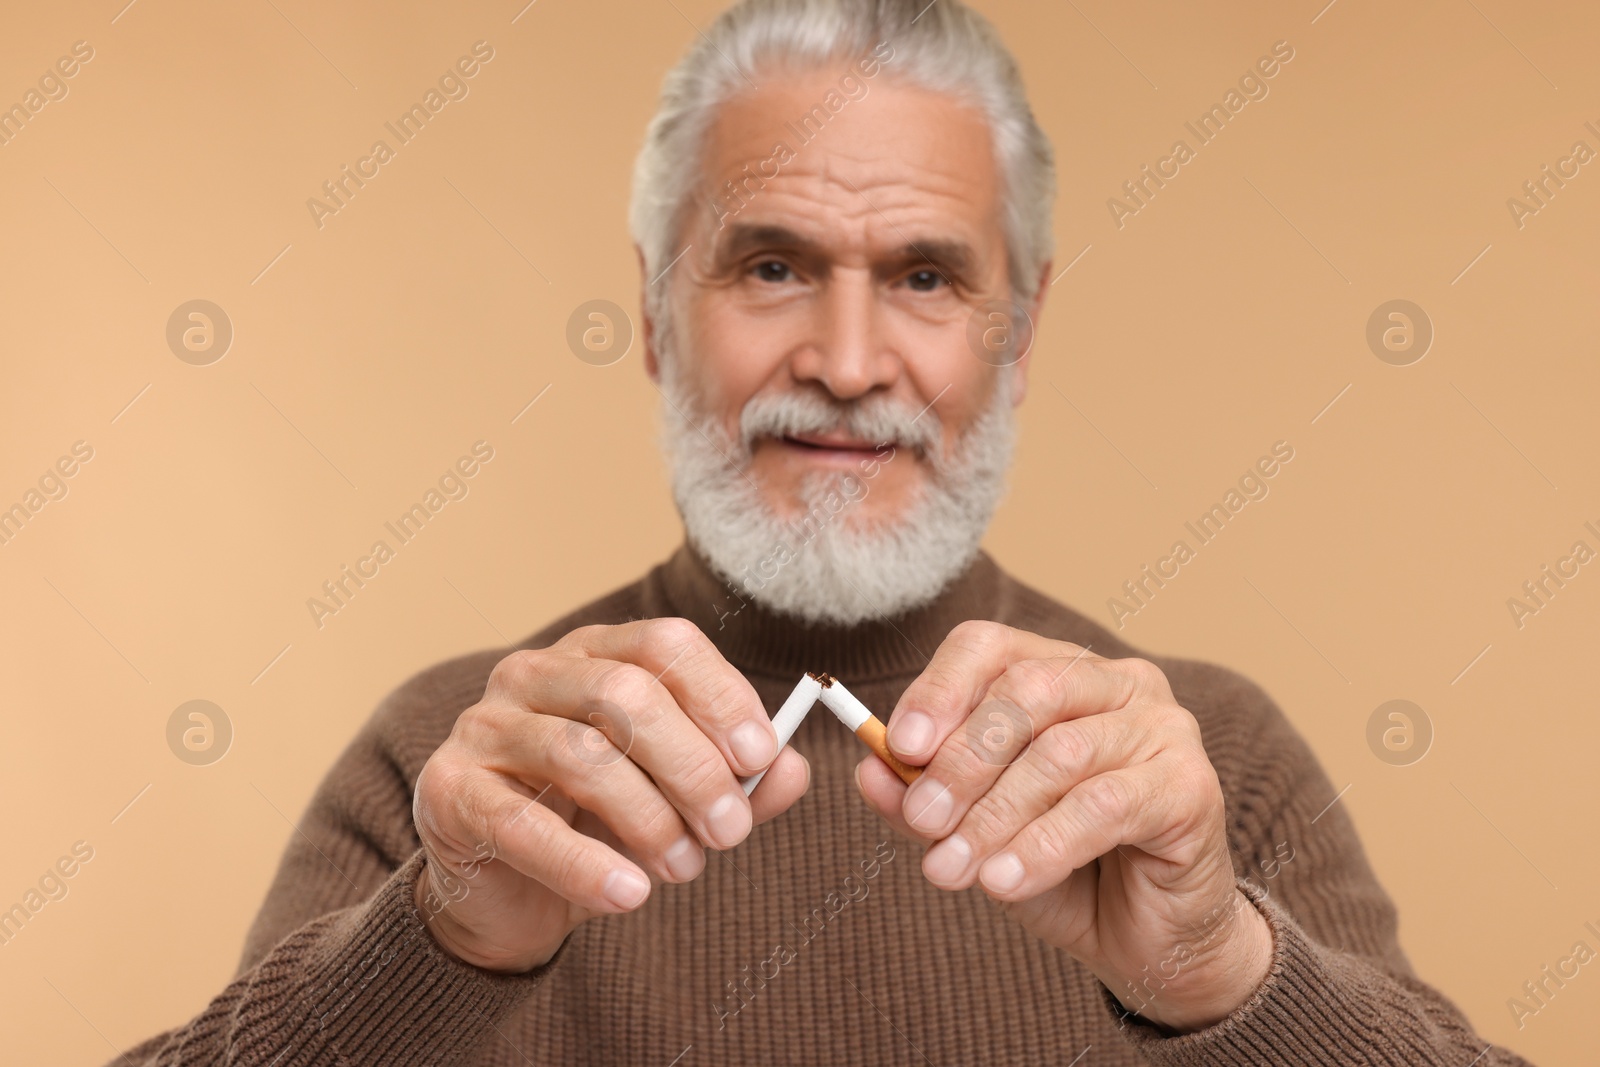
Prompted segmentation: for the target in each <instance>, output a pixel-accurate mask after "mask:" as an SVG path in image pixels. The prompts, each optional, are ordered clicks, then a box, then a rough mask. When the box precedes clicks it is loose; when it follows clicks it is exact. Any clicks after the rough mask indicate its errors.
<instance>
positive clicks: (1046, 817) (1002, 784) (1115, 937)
mask: <svg viewBox="0 0 1600 1067" xmlns="http://www.w3.org/2000/svg"><path fill="white" fill-rule="evenodd" d="M889 744H890V747H891V748H892V749H893V750H894V752H895V754H896V755H898V756H899V757H900V758H901V759H902V760H904V761H905V762H906V763H909V764H912V765H915V766H920V767H924V768H925V770H924V773H923V774H922V776H921V777H920V778H919V779H918V780H917V781H916V782H915V783H914V784H913V785H912V786H910V787H909V788H908V787H907V786H905V785H904V784H903V783H902V782H901V781H900V779H899V778H897V777H896V776H895V774H894V773H893V772H892V771H891V770H890V769H889V767H888V766H887V765H886V764H884V763H883V762H882V761H881V760H878V759H877V758H876V757H869V758H868V759H866V760H865V761H863V763H862V764H861V766H860V767H859V768H858V769H857V774H856V778H857V782H858V784H859V785H860V787H861V792H862V795H863V796H864V797H865V798H866V799H867V801H868V803H869V804H871V805H872V807H873V808H874V809H875V810H877V812H878V813H879V814H880V815H882V816H883V817H884V818H885V819H886V820H888V822H889V823H890V824H891V825H893V826H894V827H895V828H897V829H898V830H900V831H901V832H902V833H905V834H908V835H910V836H912V837H916V838H920V839H922V840H924V841H927V842H930V843H932V847H931V848H929V849H928V852H927V854H926V855H925V856H924V857H923V861H922V870H923V874H924V875H925V876H926V877H927V878H928V880H929V881H930V882H932V883H933V884H934V885H936V886H938V887H939V888H941V889H947V890H960V889H966V888H968V887H969V886H971V885H973V884H974V883H977V884H978V885H980V886H981V887H982V888H983V890H984V892H986V893H987V894H988V895H989V896H990V897H992V898H993V899H994V900H996V901H998V902H1000V904H1001V906H1002V907H1004V908H1005V910H1006V911H1007V912H1008V913H1009V914H1010V915H1011V916H1012V917H1013V918H1015V919H1016V920H1017V921H1018V922H1020V923H1022V925H1023V926H1024V927H1025V928H1026V929H1027V930H1029V931H1030V932H1031V933H1033V934H1034V935H1035V936H1036V937H1039V938H1041V939H1042V940H1044V941H1045V942H1047V943H1048V944H1051V945H1053V946H1055V947H1057V948H1059V949H1061V950H1063V951H1065V952H1067V953H1069V954H1070V955H1072V956H1074V957H1076V958H1077V959H1079V960H1081V961H1082V962H1083V963H1084V964H1085V965H1086V966H1088V967H1089V968H1090V969H1091V970H1092V971H1093V972H1094V973H1095V975H1096V976H1097V977H1098V978H1099V979H1100V981H1101V982H1103V983H1104V984H1105V986H1106V987H1107V988H1108V989H1110V990H1111V992H1112V993H1113V994H1114V995H1116V997H1117V999H1118V1000H1119V1001H1121V1003H1122V1004H1123V1006H1124V1007H1126V1008H1128V1009H1129V1010H1130V1011H1136V1012H1138V1013H1139V1014H1140V1015H1141V1016H1142V1017H1143V1018H1145V1019H1148V1020H1149V1021H1151V1022H1154V1023H1156V1024H1158V1025H1161V1026H1165V1027H1167V1028H1169V1029H1170V1030H1174V1031H1179V1032H1186V1031H1192V1030H1197V1029H1200V1028H1202V1027H1205V1026H1209V1025H1211V1024H1213V1023H1215V1022H1218V1021H1220V1020H1221V1019H1223V1018H1225V1017H1226V1016H1227V1015H1228V1014H1229V1013H1230V1012H1231V1011H1233V1010H1234V1009H1235V1008H1237V1007H1238V1006H1239V1005H1241V1004H1243V1003H1244V1002H1245V1001H1246V1000H1248V999H1249V997H1250V996H1251V994H1252V993H1253V992H1254V991H1255V989H1256V988H1257V987H1258V986H1259V985H1260V983H1261V981H1262V979H1263V978H1264V977H1265V976H1266V974H1267V971H1268V969H1269V967H1270V964H1271V959H1272V934H1271V931H1270V929H1269V928H1268V926H1267V924H1266V920H1265V919H1263V918H1262V916H1261V914H1260V913H1259V912H1258V911H1257V910H1256V907H1255V905H1254V904H1253V903H1251V901H1250V900H1249V898H1247V897H1246V896H1245V895H1244V894H1243V893H1242V892H1241V891H1240V889H1239V888H1238V885H1237V883H1236V881H1235V877H1234V871H1233V865H1232V862H1231V859H1230V856H1229V852H1228V843H1227V838H1226V835H1225V820H1224V806H1223V797H1222V787H1221V784H1220V783H1219V782H1218V780H1217V774H1216V771H1215V770H1214V769H1213V768H1212V766H1211V761H1210V760H1209V759H1208V758H1207V756H1206V752H1205V748H1204V747H1203V746H1202V744H1201V739H1200V728H1199V725H1198V723H1197V722H1196V721H1195V718H1194V716H1193V715H1191V714H1190V713H1189V712H1188V711H1186V710H1185V709H1184V708H1182V707H1180V706H1179V705H1178V703H1177V700H1176V698H1175V697H1174V696H1173V694H1172V688H1171V686H1170V685H1168V684H1167V679H1166V676H1165V675H1164V674H1162V673H1161V671H1160V669H1159V668H1157V667H1156V666H1155V665H1154V664H1152V663H1150V662H1148V661H1146V660H1142V659H1106V658H1104V657H1102V656H1098V655H1095V654H1094V653H1093V652H1090V651H1088V650H1087V649H1084V648H1082V647H1080V646H1078V645H1074V644H1071V643H1069V642H1065V641H1052V640H1049V639H1047V638H1044V637H1040V636H1039V635H1037V634H1032V633H1027V632H1025V631H1022V630H1017V629H1013V628H1012V627H1008V626H1002V625H1000V624H998V623H988V622H969V623H963V624H962V625H960V626H958V627H956V628H955V629H954V630H953V631H951V633H950V635H949V637H947V638H946V639H945V641H944V642H943V644H941V645H940V646H939V648H938V650H937V651H936V652H935V653H934V656H933V659H932V660H931V661H930V662H929V664H928V666H927V668H926V669H925V670H924V671H923V672H922V674H921V675H920V676H919V677H918V678H917V679H916V680H915V681H914V682H912V683H911V685H910V687H908V688H907V689H906V691H905V693H904V694H903V695H902V696H901V698H900V702H899V704H897V705H896V707H895V710H894V713H893V715H892V716H891V717H890V719H889Z"/></svg>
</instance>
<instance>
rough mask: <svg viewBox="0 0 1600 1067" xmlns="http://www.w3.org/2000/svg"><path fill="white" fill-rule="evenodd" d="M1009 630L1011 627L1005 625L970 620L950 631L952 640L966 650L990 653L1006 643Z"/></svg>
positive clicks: (981, 620)
mask: <svg viewBox="0 0 1600 1067" xmlns="http://www.w3.org/2000/svg"><path fill="white" fill-rule="evenodd" d="M1009 629H1010V627H1009V626H1006V625H1005V624H1004V623H998V622H990V621H988V620H987V619H968V620H966V621H965V622H961V623H957V624H956V626H955V628H954V629H952V630H951V631H950V639H951V640H954V641H955V642H956V643H957V644H960V645H962V646H963V647H965V648H970V649H972V650H974V651H977V652H988V651H991V650H993V649H995V648H997V647H998V646H999V645H1000V644H1002V643H1003V642H1004V641H1005V638H1006V631H1008V630H1009Z"/></svg>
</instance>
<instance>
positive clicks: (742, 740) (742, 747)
mask: <svg viewBox="0 0 1600 1067" xmlns="http://www.w3.org/2000/svg"><path fill="white" fill-rule="evenodd" d="M728 747H729V748H731V749H733V758H734V759H736V760H738V761H739V762H740V764H742V765H743V766H744V768H745V769H746V770H749V771H758V770H760V769H761V768H762V767H765V766H766V765H767V764H769V763H771V762H772V755H773V753H772V731H771V730H764V729H762V728H761V727H760V726H758V725H757V724H755V723H753V722H747V723H744V724H743V725H741V726H739V727H738V728H737V729H736V730H734V731H733V733H731V734H729V735H728Z"/></svg>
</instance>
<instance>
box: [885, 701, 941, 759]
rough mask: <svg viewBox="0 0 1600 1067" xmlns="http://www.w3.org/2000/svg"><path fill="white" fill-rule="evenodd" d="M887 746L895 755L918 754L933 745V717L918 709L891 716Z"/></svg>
mask: <svg viewBox="0 0 1600 1067" xmlns="http://www.w3.org/2000/svg"><path fill="white" fill-rule="evenodd" d="M889 747H890V748H892V749H894V752H895V755H897V756H920V755H922V754H923V753H925V752H926V751H927V750H928V749H930V748H932V747H933V719H932V718H930V717H929V716H928V715H926V714H924V713H923V712H920V711H902V712H901V713H900V714H898V715H894V716H891V719H890V722H889Z"/></svg>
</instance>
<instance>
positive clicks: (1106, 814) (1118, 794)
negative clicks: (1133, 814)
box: [1079, 774, 1137, 825]
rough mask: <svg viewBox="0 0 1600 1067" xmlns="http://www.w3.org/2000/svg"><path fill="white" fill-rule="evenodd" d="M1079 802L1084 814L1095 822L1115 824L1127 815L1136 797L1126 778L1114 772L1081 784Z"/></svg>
mask: <svg viewBox="0 0 1600 1067" xmlns="http://www.w3.org/2000/svg"><path fill="white" fill-rule="evenodd" d="M1082 789H1083V796H1082V797H1080V798H1079V802H1080V803H1081V804H1082V806H1083V811H1084V814H1085V815H1087V816H1088V817H1089V818H1090V819H1091V820H1093V821H1094V822H1095V823H1097V824H1107V823H1109V824H1113V825H1115V824H1117V823H1120V822H1122V820H1123V819H1124V818H1126V817H1127V814H1128V812H1129V811H1131V810H1132V808H1133V805H1134V803H1135V802H1136V800H1137V798H1136V797H1135V796H1134V790H1133V787H1132V786H1131V785H1129V784H1128V781H1127V779H1125V778H1123V777H1121V776H1119V775H1115V774H1103V775H1101V776H1100V777H1098V778H1093V779H1090V780H1089V781H1088V782H1085V783H1084V784H1083V786H1082Z"/></svg>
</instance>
